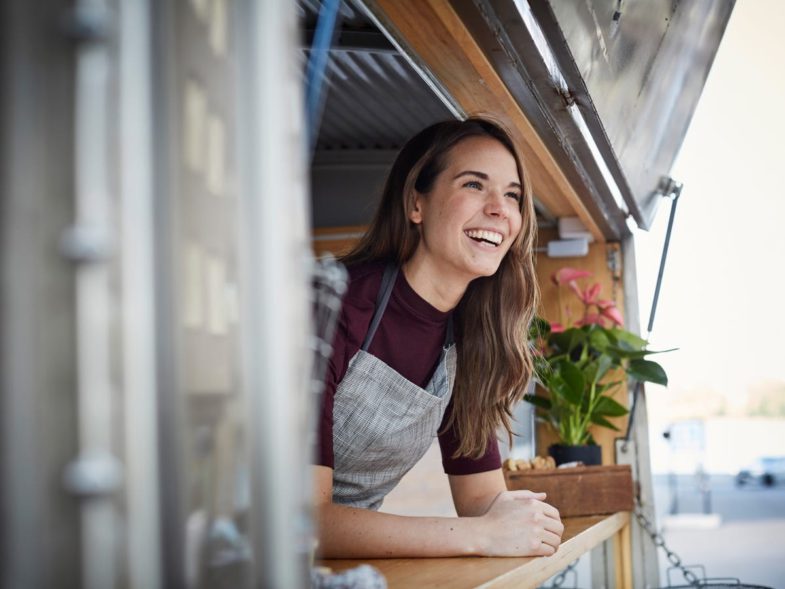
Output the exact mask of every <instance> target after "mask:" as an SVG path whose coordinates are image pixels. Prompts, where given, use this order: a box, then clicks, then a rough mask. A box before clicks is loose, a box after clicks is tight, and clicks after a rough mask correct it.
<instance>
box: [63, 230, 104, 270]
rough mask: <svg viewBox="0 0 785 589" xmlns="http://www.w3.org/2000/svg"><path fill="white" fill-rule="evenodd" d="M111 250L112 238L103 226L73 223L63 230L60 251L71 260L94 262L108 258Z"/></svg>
mask: <svg viewBox="0 0 785 589" xmlns="http://www.w3.org/2000/svg"><path fill="white" fill-rule="evenodd" d="M112 252H113V244H112V238H111V236H110V234H109V232H108V231H107V230H106V229H104V228H103V227H98V226H95V225H84V224H82V225H73V226H71V227H69V228H68V229H66V230H65V232H63V236H62V238H61V239H60V253H61V254H63V256H65V257H66V258H67V259H69V260H71V261H72V262H77V263H82V264H95V263H98V262H105V261H106V260H108V259H109V258H110V257H111V255H112Z"/></svg>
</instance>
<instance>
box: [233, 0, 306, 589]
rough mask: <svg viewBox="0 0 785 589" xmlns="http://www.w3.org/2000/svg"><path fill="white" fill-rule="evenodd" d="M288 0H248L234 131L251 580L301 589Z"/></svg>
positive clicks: (301, 324) (299, 352) (301, 360)
mask: <svg viewBox="0 0 785 589" xmlns="http://www.w3.org/2000/svg"><path fill="white" fill-rule="evenodd" d="M295 6H296V5H295V3H293V2H290V0H268V1H265V2H256V1H253V0H246V1H245V2H244V3H243V5H242V11H243V12H242V14H243V15H244V16H245V17H246V18H244V19H242V20H243V22H241V23H240V27H241V31H242V32H241V34H240V35H239V36H238V37H239V40H240V42H241V43H244V46H243V47H244V49H243V50H242V51H241V53H240V55H241V59H243V60H244V61H245V62H246V63H245V64H244V65H243V69H244V70H245V71H246V74H247V75H246V79H247V85H246V86H245V87H244V88H243V89H242V92H243V94H242V95H241V112H240V116H239V120H242V121H244V125H243V126H242V127H241V129H240V130H239V131H240V134H241V135H240V144H241V149H240V153H239V155H240V157H241V160H240V177H241V180H242V181H241V187H242V188H241V203H242V204H241V206H242V211H243V214H242V215H243V216H242V218H243V222H244V226H243V234H244V235H243V238H242V243H243V252H244V254H245V256H244V258H245V259H244V260H243V264H242V274H243V275H244V277H245V279H244V280H242V281H241V284H244V285H245V286H244V289H245V290H244V292H243V296H242V303H241V305H242V316H243V317H245V322H244V329H243V334H242V337H243V341H242V346H241V347H242V350H243V371H244V374H243V386H244V388H245V389H246V391H247V394H248V398H249V421H248V427H249V431H250V432H251V436H250V437H251V452H250V454H251V457H252V461H253V465H252V466H253V468H252V474H251V476H252V479H251V480H252V485H251V499H252V514H251V515H252V518H251V533H252V535H253V539H254V550H255V558H254V565H255V566H254V568H255V570H254V583H253V585H254V586H255V587H271V588H278V587H304V586H306V585H307V582H306V578H307V576H306V563H307V559H306V557H307V550H308V549H309V546H307V544H306V543H305V538H306V535H307V529H308V523H307V522H308V517H307V513H308V511H307V509H308V508H307V504H306V503H310V499H311V494H310V489H309V488H308V485H307V484H306V483H307V479H306V473H307V468H308V466H307V465H308V463H309V454H308V444H307V440H308V432H307V423H308V421H307V416H308V405H307V403H308V401H309V390H310V389H309V387H310V375H311V353H310V351H309V350H310V347H309V340H308V334H309V329H310V307H309V304H308V286H309V272H310V243H309V240H308V221H307V220H308V208H307V207H308V200H307V190H306V188H307V181H306V171H305V164H306V154H307V153H308V152H307V135H306V129H305V125H304V120H303V119H304V112H305V110H304V106H303V100H302V78H301V72H300V68H299V64H298V59H297V48H298V39H299V35H298V29H297V19H296V13H295Z"/></svg>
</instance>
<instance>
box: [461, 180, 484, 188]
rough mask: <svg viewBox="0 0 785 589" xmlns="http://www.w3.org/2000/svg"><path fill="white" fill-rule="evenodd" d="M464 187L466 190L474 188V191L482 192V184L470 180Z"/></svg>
mask: <svg viewBox="0 0 785 589" xmlns="http://www.w3.org/2000/svg"><path fill="white" fill-rule="evenodd" d="M464 187H466V188H474V189H476V190H482V184H481V183H479V182H477V180H471V181H469V182H467V183H466V184H464Z"/></svg>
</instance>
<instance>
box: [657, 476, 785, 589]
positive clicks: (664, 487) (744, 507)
mask: <svg viewBox="0 0 785 589" xmlns="http://www.w3.org/2000/svg"><path fill="white" fill-rule="evenodd" d="M654 486H655V502H656V506H657V513H658V526H659V527H660V528H662V527H663V526H665V530H664V537H665V541H666V543H667V544H668V546H669V547H670V548H671V550H673V551H674V552H676V553H677V554H678V555H679V556H680V557H681V558H682V560H683V561H684V562H685V563H689V564H702V565H704V567H705V570H706V576H707V577H733V578H738V579H740V580H741V581H742V582H744V583H749V584H758V585H767V586H769V587H774V588H776V589H785V483H780V484H778V485H775V486H774V487H763V486H761V485H757V484H756V485H748V486H743V487H737V486H736V485H735V483H734V480H733V477H731V476H727V475H723V476H710V477H709V480H708V489H709V490H710V500H709V506H710V510H711V512H712V513H715V514H718V515H719V516H720V518H721V523H720V525H719V526H718V527H714V528H709V529H701V528H700V523H701V522H700V520H698V521H696V522H695V525H692V526H690V525H688V523H685V520H688V519H689V518H687V517H682V518H678V517H677V518H675V519H669V518H668V515H669V511H670V509H671V506H672V499H673V492H672V487H673V483H672V480H671V479H669V477H668V476H666V475H658V476H655V477H654ZM676 489H677V495H676V496H677V498H678V502H677V508H678V513H679V514H692V513H701V512H703V510H704V505H705V504H706V498H705V497H704V495H702V494H701V492H700V490H699V484H698V480H697V477H692V476H679V477H677V478H676ZM669 523H671V525H670V526H669V525H668V524H669ZM660 562H661V563H662V567H661V568H662V571H663V575H662V578H661V584H662V585H663V586H666V585H667V582H668V577H667V576H666V572H665V571H666V568H667V567H666V564H667V563H666V561H665V558H664V556H662V555H661V557H660ZM672 578H673V580H674V582H675V581H677V580H678V581H679V582H681V577H680V576H677V575H674V574H672Z"/></svg>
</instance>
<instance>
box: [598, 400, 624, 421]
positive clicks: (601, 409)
mask: <svg viewBox="0 0 785 589" xmlns="http://www.w3.org/2000/svg"><path fill="white" fill-rule="evenodd" d="M627 413H629V411H628V410H627V408H626V407H625V406H624V405H622V404H621V403H618V402H616V401H614V400H613V399H611V398H610V397H600V400H599V401H598V402H597V405H595V407H594V411H593V412H592V417H594V415H595V414H596V415H607V416H609V417H621V416H622V415H627Z"/></svg>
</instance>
